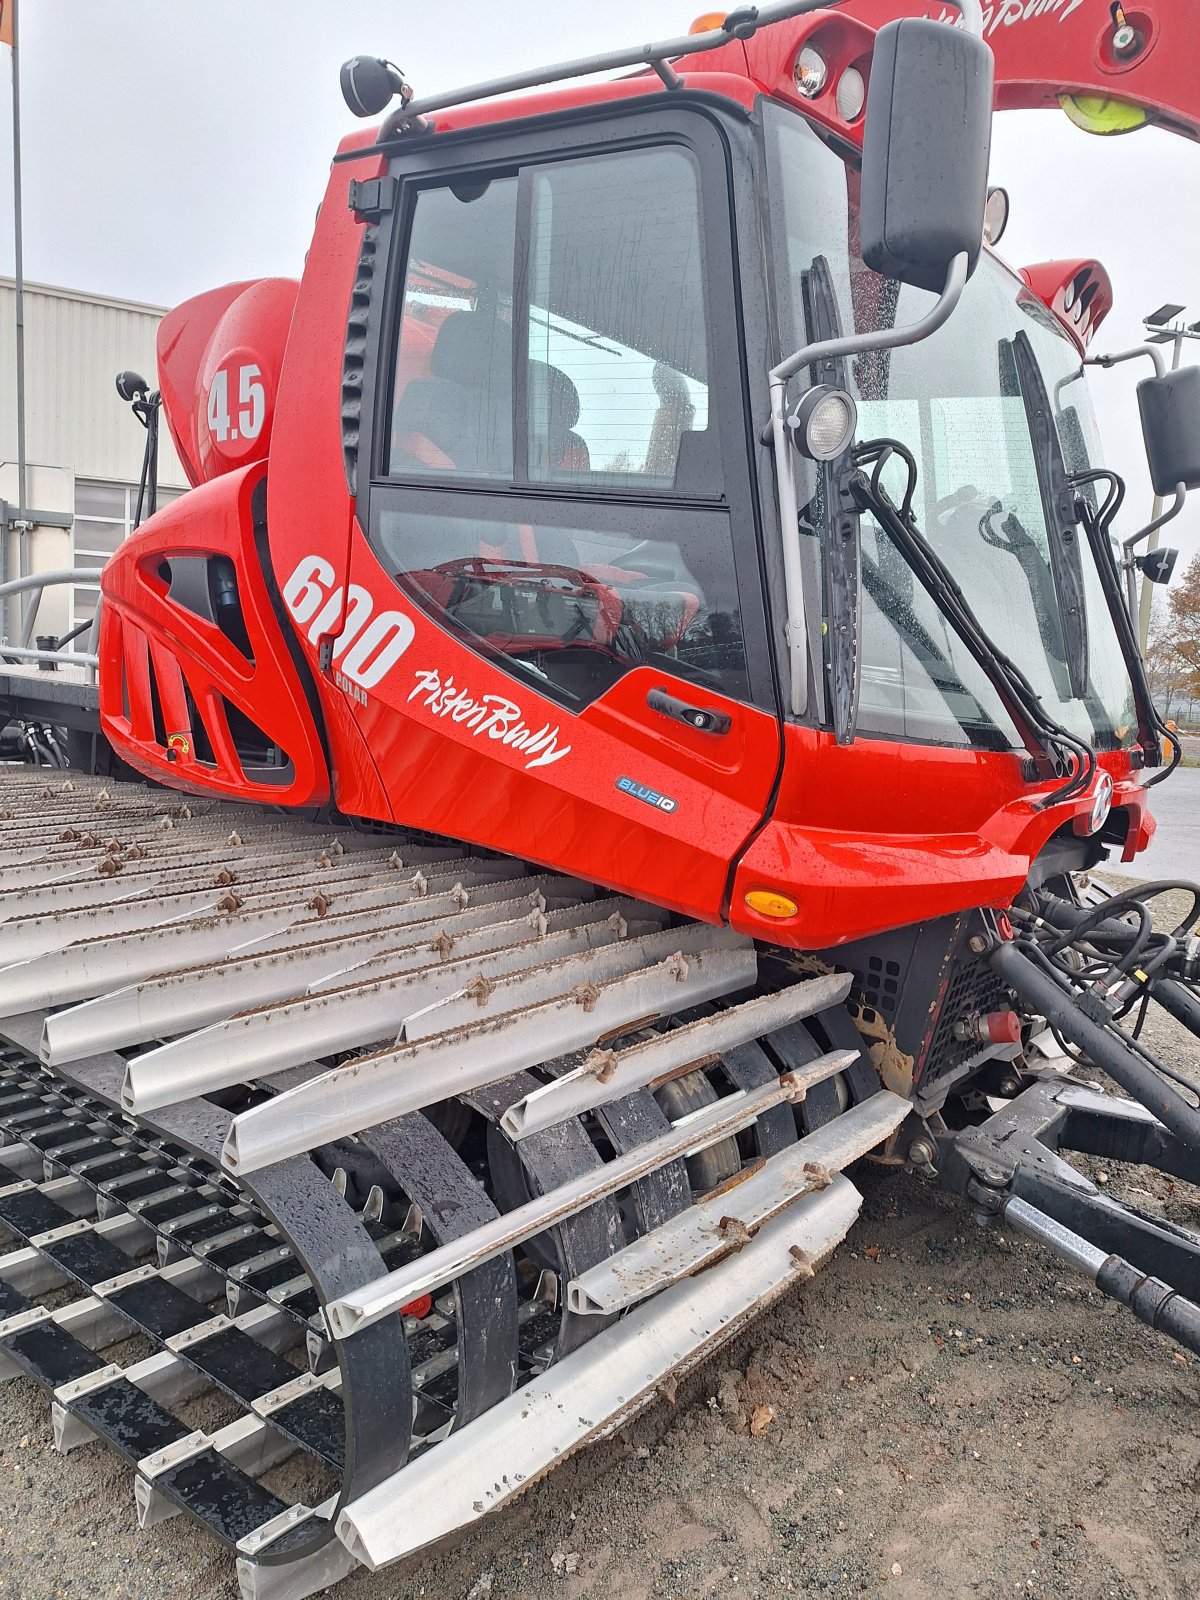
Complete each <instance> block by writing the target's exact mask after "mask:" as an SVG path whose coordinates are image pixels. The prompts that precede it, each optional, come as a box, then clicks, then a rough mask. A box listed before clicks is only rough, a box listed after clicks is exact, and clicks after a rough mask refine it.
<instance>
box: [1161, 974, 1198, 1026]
mask: <svg viewBox="0 0 1200 1600" xmlns="http://www.w3.org/2000/svg"><path fill="white" fill-rule="evenodd" d="M1150 993H1151V994H1152V995H1153V996H1154V998H1155V999H1156V1000H1157V1001H1158V1003H1159V1005H1160V1006H1162V1008H1163V1010H1164V1011H1169V1012H1170V1013H1171V1015H1172V1016H1173V1017H1174V1018H1175V1020H1176V1022H1182V1023H1183V1025H1184V1027H1185V1028H1188V1029H1190V1031H1191V1032H1192V1033H1194V1034H1195V1035H1196V1037H1197V1038H1200V1000H1197V999H1196V997H1195V995H1194V994H1192V992H1191V990H1190V989H1186V988H1185V987H1184V986H1183V984H1182V983H1177V982H1176V981H1175V979H1174V978H1155V979H1154V980H1153V981H1152V982H1151V984H1150Z"/></svg>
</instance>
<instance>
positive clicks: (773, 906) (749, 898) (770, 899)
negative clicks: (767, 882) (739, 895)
mask: <svg viewBox="0 0 1200 1600" xmlns="http://www.w3.org/2000/svg"><path fill="white" fill-rule="evenodd" d="M746 904H747V905H748V906H749V907H750V909H751V911H757V912H758V914H759V916H760V917H775V918H777V919H782V918H784V917H794V916H795V915H796V913H797V911H799V909H800V907H799V906H798V905H797V904H796V902H795V901H794V900H789V899H788V897H787V895H785V894H779V893H777V892H776V891H775V890H774V889H751V890H749V892H748V893H747V895H746Z"/></svg>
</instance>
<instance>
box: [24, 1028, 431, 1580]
mask: <svg viewBox="0 0 1200 1600" xmlns="http://www.w3.org/2000/svg"><path fill="white" fill-rule="evenodd" d="M13 1021H14V1019H10V1020H8V1021H6V1022H5V1023H4V1033H5V1035H6V1036H7V1037H10V1038H13V1039H14V1042H15V1043H17V1044H19V1045H22V1046H24V1047H25V1048H26V1049H32V1050H33V1051H36V1050H37V1048H38V1044H37V1041H38V1040H39V1039H40V1035H41V1023H40V1018H36V1019H35V1017H33V1016H30V1017H29V1018H22V1019H19V1023H18V1026H17V1027H16V1028H14V1026H13ZM55 1070H56V1074H57V1075H58V1076H59V1077H61V1078H62V1079H63V1080H64V1081H66V1082H68V1083H72V1084H75V1085H77V1086H78V1087H79V1088H80V1089H82V1090H83V1091H84V1092H85V1093H86V1094H89V1095H94V1096H96V1097H97V1098H98V1099H100V1100H103V1101H106V1102H108V1103H109V1104H110V1105H113V1106H115V1107H117V1108H118V1109H119V1108H120V1095H121V1084H122V1082H123V1080H124V1075H125V1063H124V1061H123V1060H122V1059H121V1057H120V1056H116V1055H111V1054H109V1055H104V1056H97V1057H94V1058H92V1059H91V1060H86V1061H76V1062H72V1063H71V1065H70V1067H69V1068H66V1069H55ZM232 1120H233V1119H232V1115H231V1113H230V1112H228V1111H226V1110H224V1109H223V1108H222V1107H220V1106H216V1105H213V1104H212V1103H211V1102H210V1101H207V1100H189V1101H184V1102H182V1103H181V1104H179V1105H176V1106H168V1107H165V1108H163V1109H162V1110H159V1111H157V1112H155V1113H154V1114H153V1115H152V1116H150V1117H146V1118H139V1119H138V1121H139V1125H141V1126H145V1127H148V1128H151V1129H156V1130H158V1131H159V1132H160V1133H162V1134H163V1135H165V1137H166V1138H167V1139H168V1140H171V1141H175V1142H178V1143H179V1144H180V1145H182V1146H183V1147H184V1148H185V1149H187V1150H189V1151H190V1152H191V1153H192V1154H194V1155H196V1156H198V1157H199V1158H200V1159H201V1160H203V1161H206V1162H208V1163H210V1164H211V1165H212V1166H214V1167H216V1168H218V1169H220V1164H221V1150H222V1148H223V1146H224V1143H225V1137H226V1134H227V1133H228V1130H229V1124H230V1122H231V1121H232ZM238 1183H239V1186H240V1187H241V1188H242V1189H243V1190H244V1191H245V1193H246V1195H247V1196H248V1198H249V1199H250V1200H251V1201H253V1202H254V1203H255V1204H256V1205H258V1206H259V1207H260V1209H261V1210H262V1211H263V1212H264V1214H265V1215H266V1216H267V1217H269V1219H270V1220H271V1221H272V1222H274V1223H275V1225H276V1226H277V1227H278V1228H279V1230H280V1232H281V1234H282V1236H283V1238H284V1240H285V1241H286V1242H287V1243H288V1244H289V1245H290V1246H291V1248H292V1250H293V1251H294V1253H295V1255H296V1259H297V1263H298V1265H299V1267H300V1269H301V1270H302V1271H304V1272H307V1274H308V1276H309V1278H310V1279H311V1280H312V1282H313V1284H314V1285H315V1287H316V1289H317V1292H318V1295H319V1297H320V1300H321V1303H322V1305H325V1304H327V1303H328V1302H329V1301H330V1300H334V1299H337V1298H339V1297H340V1296H342V1295H344V1294H348V1293H349V1292H350V1291H351V1290H352V1289H359V1288H361V1287H362V1286H363V1285H364V1284H366V1283H370V1282H373V1281H374V1280H375V1279H377V1278H381V1277H383V1276H384V1273H385V1268H384V1265H383V1262H382V1261H381V1260H380V1257H379V1252H378V1250H376V1248H375V1245H374V1243H373V1242H372V1240H371V1237H370V1235H369V1234H368V1233H367V1231H366V1229H365V1228H364V1226H363V1224H362V1222H361V1221H360V1219H359V1218H358V1216H357V1215H356V1214H355V1213H354V1211H353V1210H352V1209H351V1208H350V1206H349V1205H348V1204H347V1203H346V1201H345V1200H344V1199H343V1198H342V1196H341V1195H339V1194H338V1192H337V1191H336V1189H334V1187H333V1185H332V1184H331V1183H330V1182H329V1180H328V1179H327V1178H326V1177H325V1176H324V1175H323V1174H322V1173H321V1172H320V1171H319V1169H318V1168H317V1167H316V1165H315V1164H314V1163H313V1162H312V1161H311V1160H310V1159H309V1158H308V1157H307V1156H296V1157H293V1158H292V1159H290V1160H288V1161H281V1162H278V1163H277V1164H276V1165H274V1166H271V1167H265V1168H263V1169H262V1170H261V1171H258V1172H256V1173H254V1175H253V1181H247V1180H246V1179H244V1178H241V1177H239V1179H238ZM336 1348H337V1358H338V1364H339V1366H340V1368H341V1374H342V1396H343V1402H344V1405H345V1414H346V1465H345V1469H344V1472H343V1476H342V1488H341V1493H340V1495H339V1498H338V1503H337V1508H336V1510H335V1512H334V1514H333V1516H332V1517H331V1518H330V1519H329V1521H328V1522H325V1521H323V1520H322V1521H318V1522H313V1521H308V1522H305V1523H304V1524H303V1525H302V1527H303V1531H304V1535H305V1536H304V1537H303V1539H299V1538H298V1535H299V1533H300V1530H299V1529H296V1530H292V1532H291V1534H290V1535H289V1536H287V1537H281V1538H280V1539H279V1540H278V1541H277V1542H276V1543H275V1544H272V1545H270V1546H267V1547H266V1548H264V1549H262V1550H260V1551H258V1552H257V1553H256V1555H255V1560H256V1561H257V1562H258V1563H259V1564H260V1565H263V1566H271V1565H276V1564H282V1563H286V1562H288V1561H293V1560H297V1559H299V1558H301V1557H303V1556H306V1555H310V1554H312V1553H313V1552H314V1551H316V1550H318V1549H320V1548H322V1547H323V1546H324V1545H326V1544H328V1543H329V1542H330V1540H332V1539H333V1538H334V1537H335V1534H334V1527H335V1524H336V1521H337V1512H338V1511H340V1510H341V1508H342V1507H343V1506H344V1505H346V1504H347V1503H348V1502H349V1501H351V1500H354V1499H357V1498H358V1497H359V1496H360V1495H363V1494H365V1493H366V1492H367V1491H368V1490H369V1489H373V1488H374V1487H375V1486H376V1485H377V1484H378V1483H381V1482H382V1481H383V1480H384V1479H385V1478H387V1477H389V1476H390V1475H391V1474H392V1473H393V1472H396V1471H398V1470H399V1468H400V1467H402V1466H403V1465H404V1463H405V1461H406V1460H407V1457H408V1447H409V1441H410V1437H411V1431H412V1390H411V1383H410V1379H409V1365H408V1350H407V1347H406V1345H405V1340H404V1328H403V1322H402V1320H401V1318H399V1317H385V1318H384V1319H383V1320H381V1321H380V1322H376V1323H374V1324H373V1325H372V1326H371V1327H370V1328H367V1329H365V1330H364V1331H363V1332H362V1333H359V1334H356V1335H355V1336H354V1338H352V1339H346V1340H341V1341H338V1343H337V1347H336Z"/></svg>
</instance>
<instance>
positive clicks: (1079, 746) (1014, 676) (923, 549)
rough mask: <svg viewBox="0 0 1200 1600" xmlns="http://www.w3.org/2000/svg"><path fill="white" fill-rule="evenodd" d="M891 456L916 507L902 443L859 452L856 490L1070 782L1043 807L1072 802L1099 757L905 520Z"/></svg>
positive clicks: (1050, 771) (1055, 769) (1043, 754)
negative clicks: (1045, 700)
mask: <svg viewBox="0 0 1200 1600" xmlns="http://www.w3.org/2000/svg"><path fill="white" fill-rule="evenodd" d="M891 454H895V455H898V456H900V458H901V459H902V460H904V461H905V463H906V465H907V466H908V470H909V476H910V483H909V489H908V492H907V493H906V494H905V497H904V503H905V505H909V504H911V500H912V488H913V483H912V481H911V480H913V479H915V476H916V462H915V461H914V460H913V457H912V455H911V453H910V452H909V451H908V450H906V449H905V448H904V447H903V446H902V445H900V444H899V443H898V442H897V441H895V440H874V441H872V443H871V445H870V446H868V447H865V448H863V447H860V448H859V449H858V450H857V451H856V452H855V461H856V467H855V470H854V471H853V472H852V473H851V475H850V477H849V480H848V487H849V490H850V492H851V493H852V494H853V495H854V497H855V499H856V500H857V501H858V503H859V505H860V506H861V507H862V509H863V510H864V511H869V512H870V513H871V514H872V515H873V516H874V517H875V519H876V521H877V522H878V523H879V524H880V526H881V527H882V528H883V529H884V531H885V532H886V533H887V534H888V535H889V537H890V538H891V540H892V543H893V544H894V545H895V546H896V548H897V550H899V551H900V553H901V555H902V556H903V557H904V559H905V560H906V561H907V562H908V564H909V566H910V567H911V568H912V570H913V573H914V575H915V576H916V578H917V580H918V582H919V583H921V584H922V585H923V587H924V588H925V589H926V591H927V592H928V593H929V595H930V597H931V598H932V600H933V602H934V604H935V605H936V606H937V607H938V609H939V610H940V611H941V613H942V615H943V616H944V617H945V618H946V620H947V621H948V622H949V623H950V626H951V627H952V628H953V629H954V631H955V633H957V634H958V636H959V638H960V639H961V640H962V642H963V644H964V645H965V646H966V648H967V650H968V651H969V652H970V654H971V655H972V656H973V657H974V659H975V660H976V662H978V664H979V665H980V666H981V667H982V668H983V670H984V672H985V673H986V674H987V675H988V677H989V678H990V679H991V681H992V684H993V685H994V687H995V689H996V692H997V694H998V695H999V696H1000V699H1001V701H1002V702H1003V705H1004V708H1005V710H1006V711H1007V712H1008V714H1009V716H1010V717H1011V718H1012V719H1013V722H1014V723H1015V724H1016V726H1017V727H1018V728H1019V729H1020V730H1021V734H1022V737H1023V738H1024V740H1025V743H1026V748H1027V749H1028V750H1029V752H1030V755H1031V756H1032V757H1033V758H1034V772H1035V774H1036V775H1037V776H1038V777H1041V778H1045V777H1061V776H1067V781H1066V783H1064V784H1063V785H1061V787H1059V788H1058V789H1055V790H1053V791H1052V792H1051V793H1050V794H1048V795H1044V796H1042V797H1041V798H1040V799H1039V800H1038V801H1037V802H1036V804H1037V806H1038V808H1039V809H1046V808H1048V807H1050V806H1052V805H1056V804H1058V803H1059V802H1060V801H1063V800H1066V799H1069V798H1070V797H1071V796H1072V795H1074V794H1078V793H1079V792H1080V791H1081V790H1083V789H1086V788H1087V786H1088V785H1089V784H1090V783H1091V780H1092V775H1093V773H1094V772H1095V770H1096V753H1095V751H1094V750H1093V749H1092V748H1091V746H1090V745H1089V744H1087V743H1086V742H1085V741H1084V740H1082V739H1079V738H1077V737H1076V736H1075V735H1074V734H1073V733H1071V732H1069V731H1068V729H1066V728H1064V727H1063V726H1062V725H1061V724H1060V723H1057V722H1055V721H1054V719H1053V718H1052V717H1050V716H1049V715H1048V714H1047V712H1046V710H1045V707H1044V706H1043V705H1042V701H1041V698H1040V696H1039V695H1038V693H1037V691H1036V689H1034V687H1033V685H1032V684H1031V683H1030V682H1029V679H1028V678H1027V677H1026V676H1025V674H1024V673H1023V672H1022V671H1021V669H1020V668H1019V667H1018V666H1017V664H1016V663H1015V662H1014V661H1013V660H1011V658H1010V657H1008V656H1006V655H1005V654H1004V652H1003V651H1002V650H1000V649H998V648H997V646H996V645H995V644H994V643H993V642H992V640H991V638H990V637H989V635H988V634H987V632H986V631H985V630H984V628H983V626H982V625H981V623H980V622H979V619H978V618H977V617H976V615H975V613H974V611H973V610H972V609H971V606H970V604H969V602H968V601H967V598H966V596H965V595H964V594H963V592H962V589H961V588H960V587H959V585H958V584H957V582H956V581H955V579H954V576H953V574H952V573H951V571H950V569H949V567H947V566H946V564H945V562H944V561H943V560H942V558H941V557H940V556H939V555H938V554H937V552H936V551H935V550H934V548H933V546H932V545H931V544H930V543H929V541H928V540H927V539H926V538H925V537H924V535H923V534H922V533H921V532H920V530H919V529H918V527H917V524H916V519H915V517H914V516H913V515H912V513H911V511H910V512H909V513H908V514H907V515H904V514H903V512H902V510H901V509H900V508H899V507H898V506H896V504H895V503H894V501H893V500H892V499H891V496H890V495H889V494H888V492H887V490H886V489H885V488H884V487H883V485H882V484H881V483H880V481H879V477H880V468H881V467H882V465H883V462H884V460H886V459H887V457H888V456H889V455H891ZM872 459H874V460H875V462H876V467H875V471H874V472H873V473H872V474H871V476H870V477H868V476H867V474H866V473H865V472H864V471H863V470H862V463H863V462H864V461H870V460H872ZM1072 768H1073V769H1074V770H1073V771H1072V770H1071V769H1072Z"/></svg>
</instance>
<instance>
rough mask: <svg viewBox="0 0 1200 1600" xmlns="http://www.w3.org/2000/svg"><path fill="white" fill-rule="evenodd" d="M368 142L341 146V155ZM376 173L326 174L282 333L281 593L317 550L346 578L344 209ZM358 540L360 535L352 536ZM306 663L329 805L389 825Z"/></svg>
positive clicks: (333, 707) (278, 455) (276, 489)
mask: <svg viewBox="0 0 1200 1600" xmlns="http://www.w3.org/2000/svg"><path fill="white" fill-rule="evenodd" d="M370 137H371V135H370V134H369V133H366V132H363V133H359V134H355V135H353V136H352V137H351V138H349V139H346V140H344V141H343V143H342V146H341V148H342V150H343V151H348V150H352V149H354V148H355V147H356V146H357V145H359V144H362V143H363V142H364V140H366V139H369V138H370ZM383 169H384V163H383V162H381V160H380V158H379V156H378V155H364V156H363V158H362V160H361V161H351V162H347V163H345V164H344V165H340V166H335V167H333V168H332V169H331V171H330V175H329V187H328V189H327V190H326V194H325V199H324V201H323V202H322V205H321V209H320V211H319V212H318V214H317V222H316V227H315V229H314V232H313V241H312V245H311V246H310V248H309V252H308V260H307V262H306V263H305V270H304V277H303V278H302V279H301V282H300V289H299V293H298V294H297V296H296V304H295V309H294V312H293V315H292V326H291V335H290V337H289V340H288V347H287V351H286V353H285V356H284V361H283V367H282V370H281V373H280V385H279V395H278V399H277V401H276V407H275V426H274V432H273V436H272V445H271V475H270V479H269V481H268V484H267V527H268V538H269V540H270V546H271V559H272V562H273V564H274V568H275V572H276V574H277V575H278V577H279V581H280V584H281V585H282V584H283V583H284V582H285V581H286V579H287V577H288V575H289V574H290V573H291V572H293V571H294V570H295V567H296V563H297V562H298V561H299V560H301V559H302V558H303V557H304V556H306V555H309V554H311V553H313V552H319V553H320V554H321V555H322V556H324V557H325V558H326V559H327V560H328V561H329V562H330V563H331V564H332V566H333V569H334V572H335V575H336V578H337V580H338V582H341V583H344V582H345V581H346V580H347V578H348V575H349V567H350V540H351V534H352V529H353V528H354V503H353V500H352V499H351V496H350V491H349V488H348V487H347V483H346V467H345V462H344V460H343V456H342V428H341V385H340V376H341V370H342V357H343V353H344V349H345V343H346V313H347V309H348V307H349V304H350V294H351V290H352V289H353V286H354V276H355V272H356V271H357V267H358V250H359V245H360V244H361V242H362V225H361V223H358V222H356V221H355V219H354V216H353V214H352V213H351V212H350V210H349V209H348V207H347V204H346V194H347V190H348V187H349V182H350V179H351V178H359V179H365V178H371V177H375V176H377V175H378V174H379V173H380V172H382V171H383ZM358 537H359V538H360V539H361V537H362V535H361V533H360V534H359V535H358ZM301 642H302V646H303V648H304V650H305V652H306V654H307V655H308V658H309V660H310V662H311V663H312V665H313V668H314V672H313V676H314V679H315V681H316V685H317V695H318V697H319V700H320V708H321V715H322V717H323V718H324V721H325V726H326V729H327V733H328V739H329V743H330V746H331V748H332V749H333V751H334V752H335V754H334V761H333V769H334V770H333V787H334V795H335V798H336V800H337V803H338V805H339V806H341V808H342V809H343V810H344V811H345V812H346V813H347V814H348V815H350V816H358V817H377V818H379V819H381V820H384V821H391V820H392V818H393V813H392V808H391V802H390V800H389V798H388V791H387V788H386V786H385V785H384V783H383V781H382V780H381V778H380V776H379V773H378V771H377V769H376V766H375V763H374V760H373V759H372V756H371V753H370V751H369V749H368V747H367V745H366V743H365V742H364V740H363V737H362V734H361V732H360V731H359V728H358V725H357V723H356V721H355V719H354V716H353V714H352V712H351V710H350V707H349V705H348V703H347V701H346V698H345V696H344V695H342V694H340V693H339V692H338V691H337V690H336V689H335V688H334V686H333V683H332V681H331V680H330V679H329V677H328V676H326V675H324V674H322V673H321V672H319V671H317V670H316V668H317V655H318V652H317V649H316V647H315V645H310V644H309V643H308V641H307V640H304V639H303V638H302V641H301Z"/></svg>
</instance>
